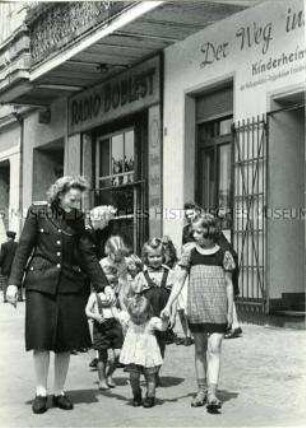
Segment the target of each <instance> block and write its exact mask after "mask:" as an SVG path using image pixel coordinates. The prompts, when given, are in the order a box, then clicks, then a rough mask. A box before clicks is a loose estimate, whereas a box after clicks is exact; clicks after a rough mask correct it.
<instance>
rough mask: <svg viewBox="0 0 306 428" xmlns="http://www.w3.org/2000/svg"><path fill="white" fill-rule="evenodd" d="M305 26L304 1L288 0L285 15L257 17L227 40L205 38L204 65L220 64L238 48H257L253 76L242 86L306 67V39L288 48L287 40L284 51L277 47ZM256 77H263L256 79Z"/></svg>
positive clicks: (273, 78) (201, 63)
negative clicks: (290, 0) (290, 3)
mask: <svg viewBox="0 0 306 428" xmlns="http://www.w3.org/2000/svg"><path fill="white" fill-rule="evenodd" d="M304 27H305V10H304V5H303V2H293V3H292V5H289V4H288V3H287V7H286V8H285V10H284V13H283V14H282V18H281V19H279V18H277V19H276V18H274V16H272V17H268V16H267V15H265V16H262V18H261V19H260V18H257V20H256V19H254V21H253V22H248V23H247V24H245V25H240V26H237V27H236V28H235V29H234V30H233V33H232V35H229V37H227V38H226V40H223V41H222V39H221V40H219V41H218V42H216V41H214V40H205V41H203V43H202V44H201V45H200V53H201V62H200V68H201V69H206V68H208V67H210V66H212V65H216V64H217V63H220V62H222V61H224V60H226V59H227V58H230V57H231V56H232V55H233V54H234V53H236V52H237V51H238V52H241V53H242V54H243V53H246V52H247V51H253V52H254V61H252V62H250V64H249V70H250V79H251V80H250V81H249V82H246V83H245V84H244V85H242V86H241V90H244V89H248V88H249V87H253V86H255V85H256V86H258V85H260V84H263V83H266V82H267V81H271V80H277V79H279V78H281V77H285V76H288V75H290V74H295V73H297V72H299V71H301V70H303V69H306V65H305V60H306V45H305V42H302V41H301V43H298V42H297V43H296V44H295V46H293V47H291V48H286V43H283V44H282V50H281V51H280V52H279V51H278V50H276V46H277V44H279V43H280V41H281V40H283V37H290V38H292V40H293V37H295V33H296V32H297V31H298V30H302V31H303V29H304ZM297 40H298V39H297ZM301 40H302V39H301ZM303 40H304V38H303ZM275 52H277V53H275ZM256 77H260V79H259V80H258V79H256V80H255V82H254V78H256Z"/></svg>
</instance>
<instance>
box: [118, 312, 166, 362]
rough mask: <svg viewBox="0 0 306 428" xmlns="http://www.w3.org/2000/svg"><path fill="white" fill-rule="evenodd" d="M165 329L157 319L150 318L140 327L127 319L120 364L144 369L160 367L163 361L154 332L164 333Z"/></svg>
mask: <svg viewBox="0 0 306 428" xmlns="http://www.w3.org/2000/svg"><path fill="white" fill-rule="evenodd" d="M166 328H167V324H166V323H164V322H163V321H162V320H161V319H160V318H158V317H152V318H151V319H150V320H149V321H147V322H146V323H145V324H141V325H137V324H135V323H133V322H132V320H131V319H129V321H128V329H127V333H126V336H125V339H124V343H123V347H122V350H121V354H120V362H121V363H122V364H125V365H136V366H142V367H143V368H145V369H153V368H158V367H160V366H161V365H162V363H163V359H162V356H161V353H160V349H159V346H158V344H157V340H156V337H155V334H154V331H155V330H159V331H164V330H166Z"/></svg>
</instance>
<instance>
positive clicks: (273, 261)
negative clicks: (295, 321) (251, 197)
mask: <svg viewBox="0 0 306 428" xmlns="http://www.w3.org/2000/svg"><path fill="white" fill-rule="evenodd" d="M273 107H274V109H273V110H274V111H272V112H271V113H270V114H269V116H268V119H269V122H268V124H269V175H268V180H269V181H268V183H269V185H268V192H269V193H268V202H269V204H268V210H267V227H268V263H269V270H268V282H269V298H270V307H271V309H272V310H273V309H277V308H278V307H279V306H280V308H282V307H285V308H286V309H292V310H298V309H301V310H305V234H306V229H305V102H304V93H300V94H295V95H292V96H287V97H283V98H282V99H278V100H277V101H275V102H274V105H273Z"/></svg>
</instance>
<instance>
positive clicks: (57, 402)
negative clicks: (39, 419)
mask: <svg viewBox="0 0 306 428" xmlns="http://www.w3.org/2000/svg"><path fill="white" fill-rule="evenodd" d="M52 401H53V406H55V407H58V408H59V409H62V410H72V409H73V404H72V402H71V401H70V400H69V398H68V397H67V395H65V394H64V395H53V399H52Z"/></svg>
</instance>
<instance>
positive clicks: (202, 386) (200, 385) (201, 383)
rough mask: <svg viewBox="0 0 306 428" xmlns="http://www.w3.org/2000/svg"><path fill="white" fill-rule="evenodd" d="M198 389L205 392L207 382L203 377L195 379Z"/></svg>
mask: <svg viewBox="0 0 306 428" xmlns="http://www.w3.org/2000/svg"><path fill="white" fill-rule="evenodd" d="M197 384H198V390H199V391H203V392H207V383H206V379H205V378H201V379H197Z"/></svg>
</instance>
